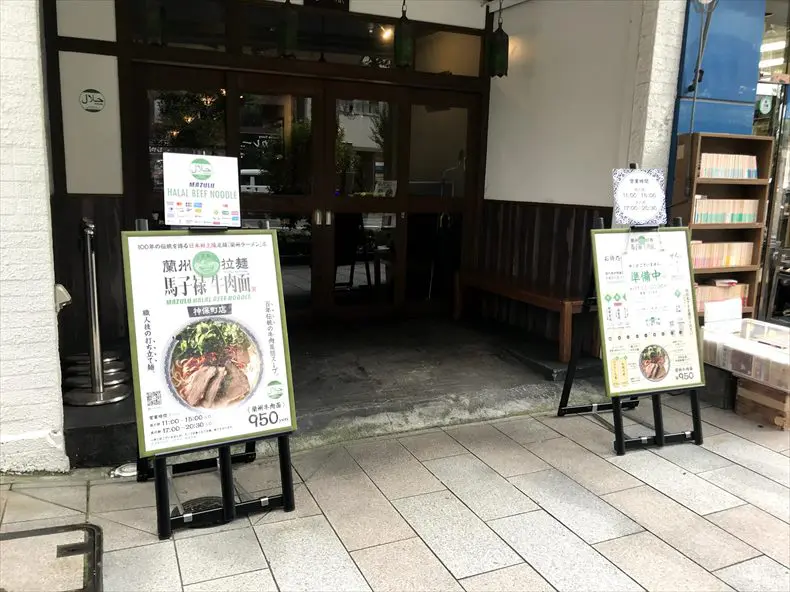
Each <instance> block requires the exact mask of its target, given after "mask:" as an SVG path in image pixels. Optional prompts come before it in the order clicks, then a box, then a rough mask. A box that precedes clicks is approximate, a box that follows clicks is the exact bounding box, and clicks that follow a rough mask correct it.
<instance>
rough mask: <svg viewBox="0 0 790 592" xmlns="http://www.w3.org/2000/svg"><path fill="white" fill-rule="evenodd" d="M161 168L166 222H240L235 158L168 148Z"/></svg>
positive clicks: (229, 224) (227, 224)
mask: <svg viewBox="0 0 790 592" xmlns="http://www.w3.org/2000/svg"><path fill="white" fill-rule="evenodd" d="M162 168H163V171H162V172H163V185H164V197H165V203H164V207H165V224H167V225H168V226H189V227H196V226H212V227H220V228H222V227H225V228H238V227H240V226H241V214H240V206H239V203H240V202H239V164H238V161H237V160H236V158H234V157H230V156H200V155H195V154H176V153H173V152H165V153H164V154H163V155H162Z"/></svg>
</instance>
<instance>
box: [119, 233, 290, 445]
mask: <svg viewBox="0 0 790 592" xmlns="http://www.w3.org/2000/svg"><path fill="white" fill-rule="evenodd" d="M122 236H123V238H122V240H123V257H124V275H125V279H126V298H127V303H126V304H127V311H128V315H129V334H130V345H131V352H132V366H133V372H134V390H135V404H136V408H137V430H138V440H139V448H140V455H141V456H153V455H156V454H164V453H170V452H173V451H181V450H190V449H195V448H201V447H205V446H215V445H217V444H221V443H227V442H234V441H241V440H248V439H252V438H257V437H261V436H265V435H271V434H278V433H284V432H290V431H293V430H294V429H295V428H296V417H295V412H294V399H293V386H292V385H293V383H292V381H291V364H290V357H289V352H288V335H287V331H286V324H285V309H284V307H283V296H282V279H281V275H280V265H279V261H280V259H279V255H278V252H277V240H276V234H275V233H274V231H269V230H233V231H228V232H224V233H221V234H205V235H199V234H194V233H189V232H187V231H169V232H124V233H122Z"/></svg>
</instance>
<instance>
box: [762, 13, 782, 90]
mask: <svg viewBox="0 0 790 592" xmlns="http://www.w3.org/2000/svg"><path fill="white" fill-rule="evenodd" d="M787 43H788V28H787V8H786V7H785V9H784V10H781V11H777V12H773V11H770V12H767V13H766V15H765V31H764V32H763V41H762V44H761V45H760V80H761V81H763V82H780V80H779V79H778V78H777V75H781V74H786V73H787V72H788V64H787V61H786V60H785V56H786V53H785V52H786V51H787Z"/></svg>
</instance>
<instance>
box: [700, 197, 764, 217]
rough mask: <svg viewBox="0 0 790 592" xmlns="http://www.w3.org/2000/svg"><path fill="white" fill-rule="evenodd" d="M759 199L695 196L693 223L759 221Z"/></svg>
mask: <svg viewBox="0 0 790 592" xmlns="http://www.w3.org/2000/svg"><path fill="white" fill-rule="evenodd" d="M759 207H760V200H759V199H708V198H707V196H705V195H695V196H694V216H693V219H692V224H739V223H746V222H757V210H758V209H759Z"/></svg>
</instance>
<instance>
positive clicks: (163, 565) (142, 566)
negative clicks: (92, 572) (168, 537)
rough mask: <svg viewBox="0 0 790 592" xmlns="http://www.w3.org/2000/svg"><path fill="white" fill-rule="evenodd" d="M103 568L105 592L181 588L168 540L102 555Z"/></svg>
mask: <svg viewBox="0 0 790 592" xmlns="http://www.w3.org/2000/svg"><path fill="white" fill-rule="evenodd" d="M103 567H104V590H105V592H116V591H117V592H129V591H130V590H140V591H142V590H146V591H148V590H150V591H151V592H153V591H155V590H156V591H159V590H161V591H164V590H180V589H181V577H180V575H179V572H178V561H177V560H176V550H175V547H174V544H173V542H172V541H165V542H161V543H156V544H154V545H146V546H145V547H134V548H133V549H123V550H121V551H112V552H110V553H105V554H104V566H103Z"/></svg>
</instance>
